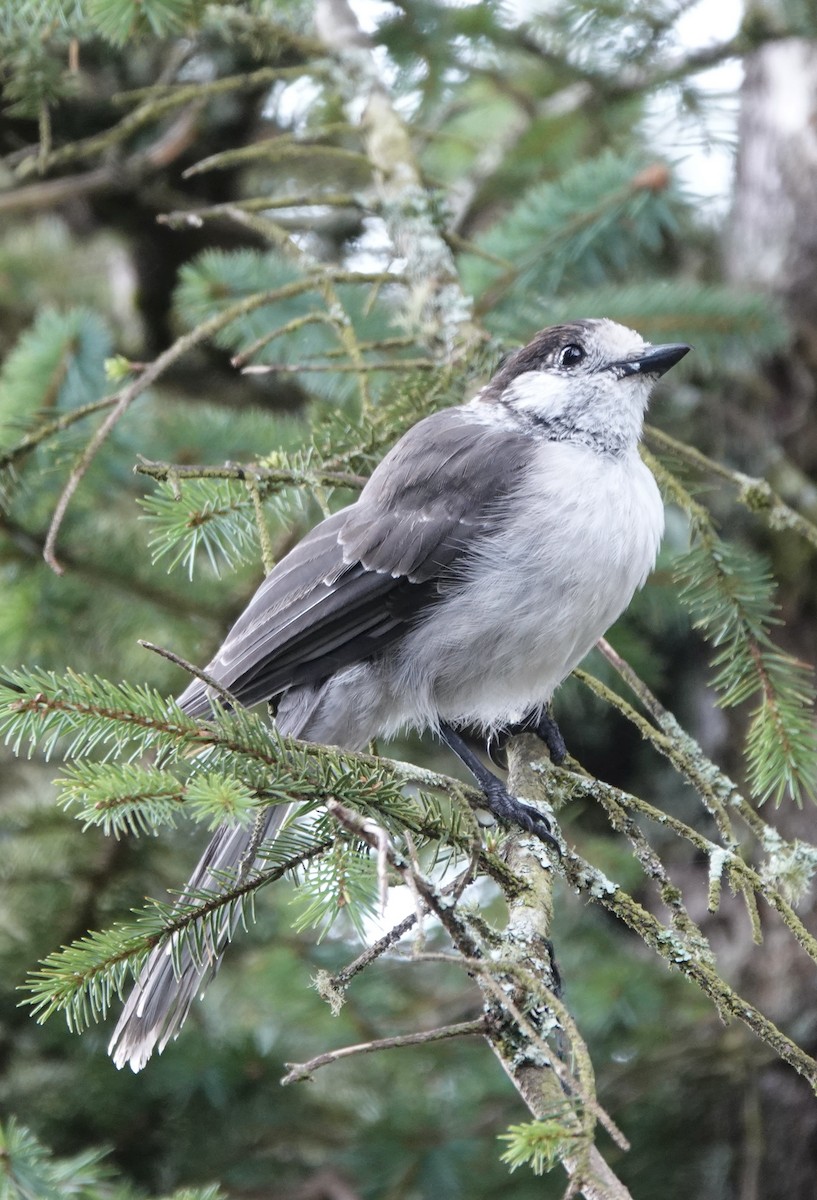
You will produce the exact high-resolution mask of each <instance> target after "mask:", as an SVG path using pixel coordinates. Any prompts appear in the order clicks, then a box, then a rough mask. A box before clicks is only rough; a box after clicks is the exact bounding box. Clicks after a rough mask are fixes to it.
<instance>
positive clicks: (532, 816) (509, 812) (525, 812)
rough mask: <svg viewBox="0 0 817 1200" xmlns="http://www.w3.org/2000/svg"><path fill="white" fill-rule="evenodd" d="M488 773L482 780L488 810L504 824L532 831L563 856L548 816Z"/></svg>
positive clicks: (481, 784)
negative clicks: (518, 797) (523, 800)
mask: <svg viewBox="0 0 817 1200" xmlns="http://www.w3.org/2000/svg"><path fill="white" fill-rule="evenodd" d="M486 774H488V776H489V779H488V780H486V781H485V783H482V781H480V786H481V788H482V794H483V795H484V797H485V807H486V808H487V809H488V811H489V812H490V813H492V814H493V816H495V817H496V819H497V820H498V821H500V822H501V823H502V824H503V825H511V826H513V825H516V826H518V827H519V828H520V829H524V830H525V831H526V833H532V834H533V836H534V837H537V838H539V841H540V842H544V843H545V845H546V846H550V848H551V849H552V850H555V851H556V853H557V854H558V855H559V856H561V853H562V851H561V847H560V846H559V843H558V842H557V840H556V838H555V837H554V836H553V831H552V827H551V824H550V821H548V819H547V817H545V816H544V815H543V814H542V813H540V812H539V810H538V808H534V807H533V805H532V804H524V803H523V802H522V801H521V800H517V798H516V796H512V795H511V793H510V792H509V791H508V789H507V788H506V787H505V785H504V784H503V783H502V781H501V780H500V779H497V778H496V776H494V775H491V774H490V772H486Z"/></svg>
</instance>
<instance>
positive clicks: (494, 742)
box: [487, 707, 567, 770]
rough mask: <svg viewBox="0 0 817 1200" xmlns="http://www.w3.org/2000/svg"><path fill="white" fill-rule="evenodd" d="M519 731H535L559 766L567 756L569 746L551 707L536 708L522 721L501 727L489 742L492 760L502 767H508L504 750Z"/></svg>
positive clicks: (488, 747) (551, 759)
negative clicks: (509, 740)
mask: <svg viewBox="0 0 817 1200" xmlns="http://www.w3.org/2000/svg"><path fill="white" fill-rule="evenodd" d="M517 733H535V734H536V736H537V737H538V738H541V740H542V741H543V742H544V743H545V745H546V746H547V748H548V753H549V754H550V761H551V762H552V763H555V764H556V766H557V767H558V766H560V765H561V764H562V763H563V762H564V760H565V758H566V757H567V746H566V745H565V740H564V738H563V737H562V731H561V730H560V729H559V726H558V725H557V724H556V720H555V718H554V716H553V715H552V713H551V711H550V707H548V708H545V709H541V710H540V709H538V708H534V709H532V710H531V711H530V712H529V713H528V715H527V716H526V717H523V718H522V720H521V721H515V722H514V723H513V724H512V725H506V726H505V728H504V729H500V730H499V731H498V732H497V733H495V734H494V735H493V737H492V738H491V740H490V742H489V743H488V746H487V751H488V755H489V757H490V759H491V762H492V763H495V764H496V765H497V766H498V767H500V768H502V770H505V769H506V766H505V761H504V759H505V754H504V751H505V747H506V746H507V744H508V739H509V738H512V737H514V736H515V735H516V734H517Z"/></svg>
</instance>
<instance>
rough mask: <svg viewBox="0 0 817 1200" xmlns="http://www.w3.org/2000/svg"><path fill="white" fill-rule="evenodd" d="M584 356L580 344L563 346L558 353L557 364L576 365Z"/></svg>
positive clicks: (563, 365)
mask: <svg viewBox="0 0 817 1200" xmlns="http://www.w3.org/2000/svg"><path fill="white" fill-rule="evenodd" d="M584 358H585V353H584V350H582V348H581V346H565V348H564V350H563V351H562V352H561V354H560V355H559V366H560V367H577V366H578V365H579V363H580V362H582V361H583V359H584Z"/></svg>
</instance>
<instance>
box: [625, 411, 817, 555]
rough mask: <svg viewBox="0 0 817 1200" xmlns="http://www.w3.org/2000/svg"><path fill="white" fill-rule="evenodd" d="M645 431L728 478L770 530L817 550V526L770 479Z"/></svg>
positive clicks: (652, 440) (650, 437)
mask: <svg viewBox="0 0 817 1200" xmlns="http://www.w3.org/2000/svg"><path fill="white" fill-rule="evenodd" d="M644 432H645V434H646V437H647V441H648V442H649V443H650V444H651V445H653V446H654V447H656V448H658V449H659V450H665V451H667V452H668V453H669V454H671V455H672V456H673V457H675V458H677V459H680V460H681V461H682V462H685V463H688V464H689V466H691V467H694V468H695V469H696V470H698V471H702V472H704V473H705V474H707V475H716V476H717V477H718V478H719V479H724V480H726V482H727V483H730V484H732V486H733V487H735V488H737V490H738V494H737V499H738V501H739V502H740V503H741V504H742V505H744V507H745V508H748V509H749V511H750V512H753V513H756V514H757V515H758V516H760V517H761V518H762V519H763V520H764V521H765V522H766V524H767V525H768V526H769V528H770V529H772V530H774V531H775V532H776V531H778V530H781V529H791V530H793V531H794V532H795V533H797V534H799V536H800V537H802V538H804V539H805V540H806V541H807V542H809V543H810V544H811V545H812V546H813V547H814V548H815V549H817V523H815V522H814V521H811V520H809V519H808V517H805V516H803V514H802V513H799V512H796V511H795V509H793V508H792V507H791V506H790V505H788V504H786V502H785V501H784V500H783V499H782V498H781V497H780V496H779V495H778V494H777V492H775V491H774V489H773V488H772V486H771V484H770V483H769V482H768V480H766V479H762V478H758V477H756V476H752V475H745V474H744V473H743V472H742V471H736V470H734V469H733V468H732V467H727V466H726V465H725V464H724V463H721V462H717V461H716V460H715V459H713V458H709V457H708V456H707V455H706V454H704V453H702V451H700V450H698V449H697V448H696V447H695V446H689V445H687V444H686V442H681V441H679V440H678V439H677V438H674V437H670V435H669V434H668V433H664V431H663V430H661V429H656V428H655V427H654V426H652V425H647V426H645V430H644Z"/></svg>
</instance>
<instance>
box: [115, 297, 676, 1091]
mask: <svg viewBox="0 0 817 1200" xmlns="http://www.w3.org/2000/svg"><path fill="white" fill-rule="evenodd" d="M688 350H689V346H686V345H675V344H674V345H664V346H652V345H650V344H649V343H648V342H645V341H644V340H643V339H642V338H641V337H639V335H638V334H637V333H635V332H633V331H632V330H631V329H626V328H625V327H624V326H622V325H618V324H616V323H615V322H613V321H610V320H583V321H576V322H573V323H571V324H566V325H555V326H553V327H552V328H550V329H545V330H543V331H542V332H541V333H538V334H537V335H536V336H535V337H534V339H533V340H532V341H531V342H530V343H529V344H528V345H527V346H525V347H523V348H522V349H521V350H518V351H517V352H516V353H514V354H512V355H511V356H510V357H509V358H508V359H507V361H505V363H504V364H503V365H502V366H501V368H500V369H499V370H498V371H497V373H496V374H495V375H494V377H493V378H492V379H491V381H490V382H489V383H488V384H487V386H486V387H484V388H483V389H482V390H481V391H480V392H479V393H478V394H477V395H476V396H475V397H474V398H473V399H472V400H471V401H470V402H469V403H467V404H463V405H459V406H457V407H454V408H448V409H445V410H443V411H441V412H437V413H434V414H433V415H432V416H429V417H426V418H425V419H424V420H422V421H420V422H418V424H416V425H415V426H414V427H413V428H411V429H410V430H409V431H408V432H407V433H406V434H404V436H403V437H402V438H401V439H400V440H399V441H398V442H397V444H396V445H395V446H394V447H393V449H392V450H391V451H390V452H389V453H388V454H387V455H386V457H385V458H384V459H383V461H382V462H381V463H380V465H379V466H378V467H377V468H376V470H375V471H374V473H373V474H372V476H371V478H370V479H369V481H368V483H367V484H366V486H365V487H364V488H363V490H362V492H361V493H360V497H359V498H358V500H357V501H356V502H355V503H354V504H351V505H349V507H348V508H344V509H342V510H341V511H340V512H337V513H334V514H333V515H332V516H330V517H327V518H326V520H324V521H322V522H321V523H320V524H319V525H317V526H316V527H315V528H314V529H313V530H312V531H311V532H310V533H308V534H307V535H306V537H304V538H303V540H302V541H301V542H300V543H299V544H298V545H297V546H296V547H295V548H294V549H293V550H292V551H290V553H289V554H287V555H286V556H285V557H284V558H283V559H282V560H281V562H279V563H278V564H277V566H276V567H275V568H274V569H273V570H272V571H271V572H270V574H269V575H268V576H267V578H266V579H265V580H264V582H263V583H262V584H261V586H260V587H259V589H258V591H257V592H256V593H255V595H254V596H253V598H252V600H251V601H250V603H249V604H248V606H247V608H246V610H245V612H244V613H243V614H242V615H241V616H240V617H239V619H238V620H237V621H236V623H235V625H234V626H233V628H232V629H231V631H230V633H229V634H228V636H227V638H226V640H225V642H224V644H223V646H222V647H221V649H220V650H219V651H218V653H217V654H216V656H215V658H214V659H213V660H212V662H210V663H209V664H208V666H207V668H206V674H207V675H208V676H209V677H210V678H212V679H214V680H215V681H217V682H218V683H219V684H220V685H222V686H223V687H225V688H227V689H229V691H230V693H231V694H232V695H233V696H234V697H235V698H236V700H238V701H239V702H240V703H241V704H244V705H252V704H256V703H258V702H259V701H264V700H272V701H274V703H275V704H276V706H277V708H276V718H275V719H276V724H277V727H278V729H279V731H280V732H281V733H282V734H285V735H288V736H293V737H297V738H304V739H306V740H308V741H312V742H319V743H322V744H326V745H335V746H341V747H344V748H345V749H348V750H358V749H362V748H363V747H364V746H366V745H367V744H368V742H369V741H370V740H371V739H372V738H378V737H385V738H388V737H390V736H392V735H394V734H396V733H398V732H400V731H405V730H407V729H416V730H424V729H431V730H435V731H436V732H437V733H439V734H440V735H441V736H442V737H443V738H444V740H445V741H446V742H447V743H448V745H449V746H450V747H451V748H452V749H453V750H454V751H455V752H456V753H457V754H458V755H459V756H460V757H461V758H462V759H463V761H464V762H465V763H466V765H467V766H468V767H469V768H470V769H471V770H472V772H473V773H474V774H475V776H476V777H477V779H478V782H479V783H480V785H481V786H482V788H483V791H484V792H485V794H486V805H487V807H489V808H491V809H492V811H493V812H494V813H495V814H496V815H497V817H498V818H499V819H500V820H502V821H504V822H506V823H514V822H515V823H517V824H519V825H521V826H522V827H523V828H526V829H528V830H530V831H531V832H533V833H534V834H536V835H538V836H539V837H541V838H543V839H544V840H545V841H552V840H553V839H552V837H551V835H550V831H549V826H548V825H547V822H546V821H545V820H544V818H543V817H541V815H540V814H539V813H538V812H537V811H536V810H535V809H533V808H531V807H529V806H527V805H524V804H521V803H520V802H519V801H518V800H516V799H514V797H512V796H510V795H509V794H508V793H507V791H506V790H505V789H504V786H503V785H502V783H501V781H500V780H499V779H498V778H496V777H495V776H494V775H493V774H491V773H490V772H489V771H488V770H487V768H485V767H484V766H483V765H482V763H481V761H480V760H479V759H477V758H476V756H475V755H474V754H473V752H472V751H471V750H470V748H469V747H468V745H467V744H466V742H465V741H464V740H463V737H462V734H461V733H460V732H459V731H460V730H463V729H466V728H467V729H469V730H476V731H478V732H479V733H480V734H481V735H482V736H483V737H484V738H485V739H486V741H487V740H489V739H491V738H492V737H496V736H497V735H500V734H502V733H503V732H505V731H508V730H512V731H513V730H519V729H522V728H529V729H534V730H536V731H537V732H539V733H540V735H541V736H542V737H543V738H544V739H545V740H546V741H547V743H548V745H549V747H550V749H551V753H552V755H553V756H554V757H556V758H557V759H558V758H559V757H560V756H563V754H564V747H563V743H562V742H561V739H560V736H559V734H558V730H557V729H556V727H555V724H554V723H553V722H552V720H551V718H550V717H549V715H548V712H547V705H548V702H549V701H550V698H551V696H552V695H553V692H554V689H555V688H556V687H557V686H558V684H559V683H561V681H562V680H563V679H564V678H565V677H566V676H567V675H568V674H569V673H570V672H571V671H572V670H573V668H574V667H575V666H576V665H577V664H578V663H579V662H580V661H581V659H582V658H583V657H584V656H585V654H587V652H588V651H589V650H590V648H591V647H592V646H593V645H594V643H595V642H596V641H597V640H598V639H599V638H600V637H601V636H602V634H603V633H604V632H605V630H606V629H607V628H608V627H609V626H610V625H611V624H612V623H613V622H614V621H615V620H616V619H617V617H619V616H620V614H621V613H622V612H623V611H624V609H625V608H626V607H627V605H628V604H629V602H630V600H631V598H632V596H633V593H634V592H635V591H636V589H637V588H639V587H641V586H642V584H643V583H644V581H645V579H646V578H647V575H648V574H649V572H650V570H651V569H652V567H653V565H654V562H655V557H656V554H657V551H658V546H659V542H660V540H661V535H662V533H663V527H664V512H663V506H662V503H661V498H660V496H659V493H658V488H657V487H656V484H655V480H654V479H653V477H652V475H651V473H650V472H649V470H648V469H647V467H646V466H645V465H644V464H643V462H642V461H641V458H640V456H639V453H638V442H639V438H640V436H641V431H642V422H643V417H644V412H645V410H646V407H647V403H648V401H649V398H650V393H651V392H652V390H653V386H654V385H655V382H656V380H657V379H658V377H659V376H661V375H663V374H664V372H665V371H667V370H669V368H670V367H672V366H673V365H674V364H675V363H677V362H678V361H679V359H681V358H682V357H683V356H684V355H685V354H686V353H687V352H688ZM210 693H211V689H210V688H208V686H207V685H206V684H205V683H203V682H202V681H201V680H199V679H195V680H194V681H193V682H192V683H191V684H190V686H189V687H188V688H187V689H186V690H185V691H184V692H183V693H182V695H181V697H180V698H179V704H180V705H181V707H182V708H183V709H184V710H185V712H187V713H189V714H190V715H191V716H197V717H198V716H201V717H206V716H207V714H208V713H209V712H210V711H211V698H210ZM218 699H220V697H219V698H218ZM285 815H286V806H277V807H274V808H270V809H268V810H267V812H266V814H265V815H264V818H263V828H262V829H261V830H260V831H259V830H255V831H251V830H247V829H246V828H242V827H228V826H223V827H222V828H221V829H219V830H218V832H217V833H216V835H215V837H214V838H213V840H212V842H211V843H210V845H209V846H208V847H207V850H206V851H205V853H204V856H203V857H202V859H201V862H200V863H199V865H198V866H197V867H196V870H195V872H194V874H193V876H192V878H191V879H190V881H189V883H188V888H189V889H190V890H191V891H199V890H203V889H204V890H214V889H215V890H218V889H219V888H220V887H223V886H224V883H223V881H224V878H225V876H224V874H223V872H231V873H233V874H235V872H236V871H237V870H238V869H239V867H240V868H241V869H242V870H246V869H247V868H248V866H251V865H252V864H251V863H248V862H247V857H248V855H249V856H250V857H252V851H251V847H252V846H253V844H255V845H257V844H258V843H257V841H256V842H255V843H253V841H252V838H253V832H255V836H256V838H257V837H258V834H259V832H260V833H261V834H262V835H263V837H264V838H266V839H270V838H273V837H274V836H275V833H276V831H277V830H278V828H279V827H280V825H281V822H282V820H283V819H284V817H285ZM230 932H231V930H230V928H229V926H228V925H225V926H224V928H223V929H222V935H221V937H219V938H217V939H216V940H215V944H213V945H208V946H205V947H204V948H203V949H202V950H201V951H200V952H198V953H196V952H193V951H191V950H190V949H188V948H187V947H185V948H182V950H181V951H180V952H179V950H178V948H174V947H173V946H171V945H170V944H167V943H166V944H164V945H162V946H159V947H157V948H156V949H155V950H154V951H153V952H152V954H151V955H150V957H149V958H148V961H147V963H146V964H145V967H144V968H143V970H142V973H141V975H140V977H139V979H138V981H137V983H136V985H135V986H134V989H133V991H132V993H131V995H130V996H129V998H128V1000H127V1003H126V1005H125V1008H124V1011H123V1013H122V1016H121V1018H120V1020H119V1023H118V1025H117V1027H116V1030H115V1031H114V1034H113V1037H112V1039H111V1043H110V1046H109V1052H110V1053H111V1054H112V1056H113V1059H114V1062H115V1063H116V1065H117V1066H118V1067H121V1066H123V1065H124V1064H125V1063H130V1065H131V1067H132V1068H133V1070H134V1071H138V1070H140V1069H141V1068H142V1067H143V1066H144V1065H145V1063H146V1062H147V1060H148V1058H149V1057H150V1055H151V1053H152V1052H153V1050H154V1049H155V1048H156V1047H157V1046H158V1049H159V1050H160V1051H161V1050H163V1049H164V1047H165V1046H166V1045H167V1043H168V1041H169V1040H170V1039H171V1038H173V1037H175V1036H176V1035H177V1034H178V1032H179V1029H180V1028H181V1025H182V1023H183V1021H184V1019H185V1017H186V1016H187V1013H188V1011H189V1008H190V1005H191V1003H192V1001H193V999H194V998H195V997H196V996H197V995H198V994H200V992H201V991H202V989H203V987H204V986H205V984H206V983H207V982H208V980H209V979H210V978H211V977H212V975H213V974H214V973H215V971H216V969H217V968H218V965H219V962H220V959H221V955H222V953H223V950H224V946H225V945H226V943H227V941H228V940H229V935H230Z"/></svg>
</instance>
